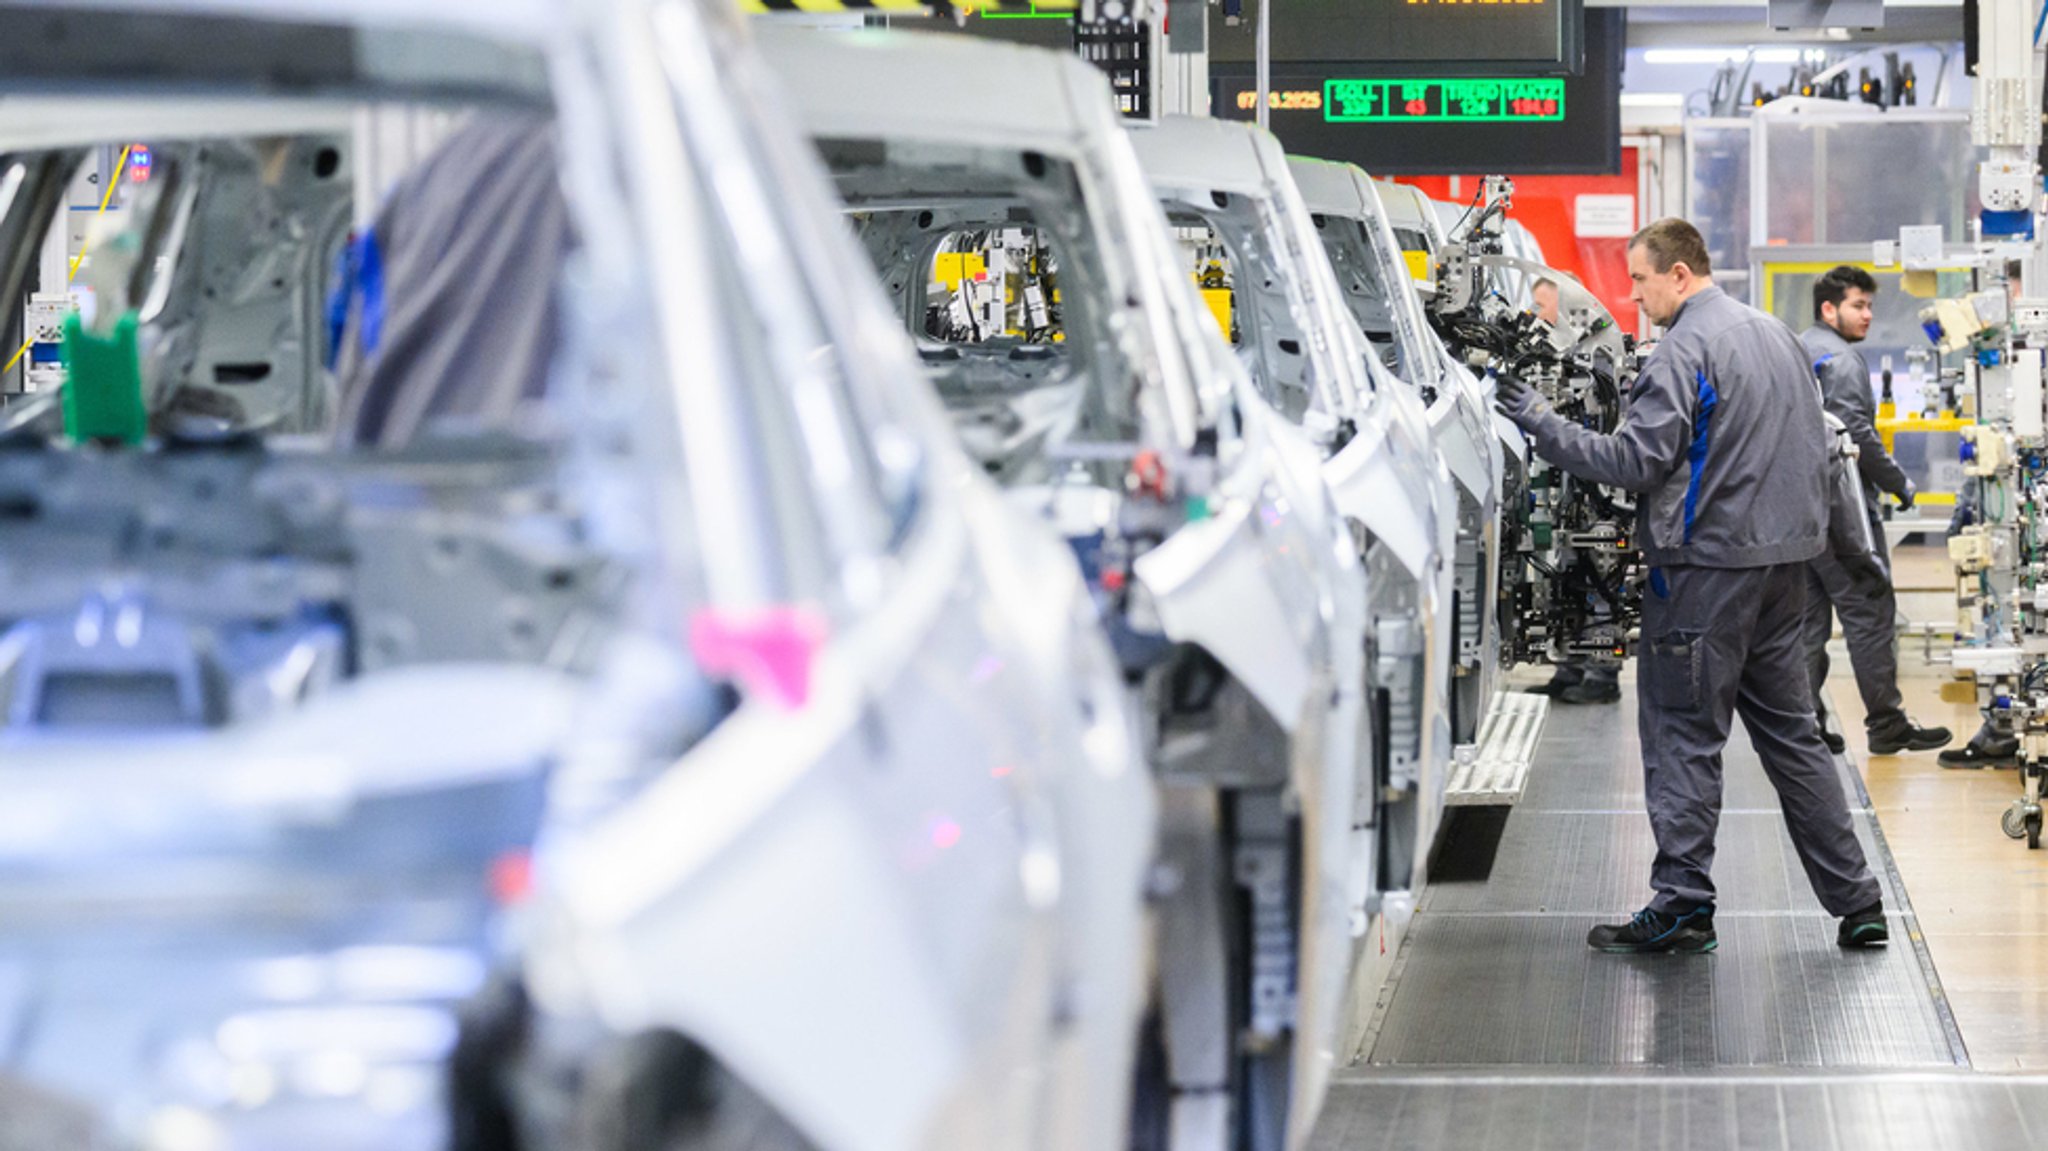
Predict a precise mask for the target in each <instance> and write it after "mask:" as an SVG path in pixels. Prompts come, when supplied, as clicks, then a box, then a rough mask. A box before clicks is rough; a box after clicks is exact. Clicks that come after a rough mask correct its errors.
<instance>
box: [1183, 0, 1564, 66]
mask: <svg viewBox="0 0 2048 1151" xmlns="http://www.w3.org/2000/svg"><path fill="white" fill-rule="evenodd" d="M1270 2H1271V3H1272V5H1273V11H1272V16H1271V33H1272V52H1271V57H1270V58H1271V59H1272V60H1273V61H1274V62H1275V63H1290V64H1326V65H1330V66H1332V67H1333V68H1334V67H1339V66H1343V67H1356V66H1359V65H1373V66H1382V65H1383V66H1387V67H1392V68H1395V69H1396V70H1397V71H1398V72H1400V73H1402V74H1406V75H1418V76H1437V75H1455V74H1467V75H1482V76H1488V75H1491V76H1514V75H1549V76H1562V75H1566V74H1570V73H1576V72H1578V71H1579V69H1580V57H1581V55H1582V53H1583V51H1584V44H1583V42H1582V41H1581V39H1580V35H1579V30H1580V28H1581V26H1582V13H1583V12H1584V4H1583V0H1270ZM1252 10H1253V9H1252V7H1251V6H1250V5H1247V7H1246V12H1247V16H1246V18H1245V19H1244V20H1242V21H1240V22H1238V23H1237V24H1236V25H1228V24H1225V23H1224V22H1222V21H1220V20H1215V19H1212V20H1211V21H1210V25H1211V27H1210V32H1211V37H1210V46H1209V53H1210V59H1211V61H1212V62H1217V63H1250V62H1251V61H1252V59H1253V49H1254V21H1253V20H1252V19H1251V17H1250V13H1251V11H1252ZM1389 74H1392V73H1389Z"/></svg>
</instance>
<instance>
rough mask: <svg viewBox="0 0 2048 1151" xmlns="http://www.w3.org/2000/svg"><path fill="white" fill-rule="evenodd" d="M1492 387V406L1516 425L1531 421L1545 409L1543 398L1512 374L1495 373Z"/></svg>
mask: <svg viewBox="0 0 2048 1151" xmlns="http://www.w3.org/2000/svg"><path fill="white" fill-rule="evenodd" d="M1493 386H1494V393H1493V403H1494V406H1495V407H1497V408H1499V409H1500V413H1501V414H1502V415H1504V416H1506V417H1507V418H1509V419H1511V420H1513V421H1515V423H1516V424H1523V423H1525V422H1526V421H1528V420H1530V419H1533V418H1534V417H1535V416H1536V415H1537V414H1538V413H1539V412H1541V411H1542V410H1543V409H1544V407H1545V404H1544V402H1543V396H1542V395H1541V394H1540V393H1538V392H1537V391H1536V389H1535V388H1532V387H1530V386H1529V385H1528V384H1525V383H1523V382H1522V381H1521V380H1520V379H1519V378H1517V377H1516V376H1514V375H1512V374H1509V373H1505V372H1501V373H1495V375H1494V377H1493Z"/></svg>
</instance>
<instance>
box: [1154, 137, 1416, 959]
mask: <svg viewBox="0 0 2048 1151" xmlns="http://www.w3.org/2000/svg"><path fill="white" fill-rule="evenodd" d="M1131 136H1132V141H1133V143H1134V144H1135V145H1136V147H1137V151H1138V159H1139V162H1140V163H1141V164H1142V165H1143V166H1144V169H1145V175H1146V177H1147V179H1149V180H1150V181H1151V183H1152V186H1153V188H1154V189H1155V191H1156V192H1157V194H1158V195H1159V197H1160V200H1161V202H1162V204H1163V205H1164V206H1165V208H1166V209H1167V212H1168V218H1169V219H1170V220H1171V221H1173V222H1174V223H1176V224H1183V223H1193V224H1198V225H1199V226H1201V227H1203V228H1205V229H1207V230H1208V232H1209V233H1213V234H1215V235H1217V236H1219V237H1220V238H1221V239H1222V240H1223V241H1224V243H1225V244H1226V245H1227V246H1228V248H1229V250H1230V253H1231V257H1232V270H1233V272H1234V273H1235V282H1236V288H1235V295H1236V301H1237V304H1238V314H1239V315H1240V317H1242V319H1241V321H1240V323H1241V326H1242V327H1243V328H1244V330H1245V336H1244V341H1243V353H1244V358H1245V359H1246V361H1247V363H1248V364H1249V365H1250V368H1251V371H1252V375H1253V379H1254V380H1255V381H1256V382H1257V383H1258V385H1259V387H1260V388H1261V389H1262V390H1263V391H1264V392H1265V394H1266V396H1267V398H1268V400H1269V401H1271V402H1272V403H1273V404H1274V405H1275V406H1276V407H1278V408H1280V409H1281V410H1282V411H1284V412H1288V413H1290V414H1292V415H1293V416H1294V417H1295V418H1296V419H1297V420H1299V421H1302V422H1304V423H1305V424H1308V425H1312V426H1313V429H1314V433H1315V435H1316V437H1317V438H1318V440H1319V441H1320V442H1322V443H1324V444H1326V445H1329V447H1328V451H1329V454H1328V457H1327V459H1326V460H1325V462H1324V464H1323V471H1324V475H1325V477H1326V479H1327V480H1328V482H1329V484H1330V488H1331V491H1332V492H1333V493H1334V494H1335V497H1336V502H1337V508H1338V511H1339V512H1341V513H1342V514H1343V515H1344V516H1345V517H1346V518H1347V519H1349V520H1351V521H1353V522H1354V523H1356V524H1357V525H1359V527H1361V528H1362V529H1364V531H1365V533H1366V535H1365V536H1364V537H1363V539H1364V540H1367V541H1369V542H1370V546H1369V547H1367V548H1366V554H1365V561H1366V565H1367V567H1368V569H1370V570H1371V571H1372V573H1373V576H1374V579H1373V581H1372V584H1371V590H1372V604H1371V608H1372V612H1373V628H1374V630H1373V641H1374V646H1373V651H1374V652H1375V654H1376V660H1375V667H1374V677H1375V686H1376V687H1378V688H1379V689H1380V690H1382V691H1384V692H1385V693H1386V696H1385V698H1386V699H1387V700H1388V712H1389V714H1387V715H1385V716H1383V717H1380V723H1381V724H1382V726H1381V727H1380V728H1379V730H1381V731H1384V732H1386V733H1388V739H1387V741H1386V745H1385V746H1382V747H1379V748H1377V749H1376V750H1377V751H1379V753H1380V754H1381V756H1382V757H1383V758H1384V760H1385V764H1384V775H1383V776H1380V777H1379V778H1380V779H1384V781H1385V786H1386V787H1390V788H1391V789H1392V791H1391V792H1389V791H1386V790H1383V788H1382V785H1381V784H1380V782H1379V779H1375V778H1365V777H1361V780H1360V787H1359V792H1358V807H1357V809H1356V810H1355V812H1354V815H1353V820H1354V824H1355V826H1356V827H1357V828H1358V829H1359V831H1358V835H1357V838H1356V840H1355V841H1354V844H1353V848H1354V852H1355V856H1354V858H1355V860H1356V864H1355V869H1354V872H1353V889H1352V897H1353V900H1354V902H1353V916H1354V918H1353V927H1354V930H1356V931H1359V932H1360V933H1363V932H1364V931H1365V930H1366V929H1367V927H1368V919H1369V916H1370V915H1372V914H1377V913H1378V911H1379V909H1380V906H1381V900H1380V896H1381V894H1382V890H1386V891H1393V892H1399V893H1401V894H1403V895H1407V896H1409V897H1411V898H1412V894H1413V885H1414V884H1415V883H1417V882H1418V881H1419V878H1420V876H1421V872H1422V862H1423V859H1422V857H1423V856H1425V855H1426V854H1427V853H1428V850H1429V845H1430V843H1431V842H1432V841H1433V840H1434V838H1435V833H1436V827H1437V823H1438V820H1439V819H1440V817H1441V812H1442V804H1443V789H1444V785H1445V781H1446V778H1447V774H1448V765H1449V761H1450V737H1451V732H1450V722H1449V717H1450V690H1451V684H1450V676H1451V655H1450V640H1451V633H1452V630H1453V620H1452V618H1451V610H1452V607H1451V601H1452V596H1451V588H1450V584H1449V579H1450V567H1451V564H1450V558H1449V557H1450V556H1451V555H1452V554H1454V551H1455V549H1456V546H1457V541H1456V536H1455V532H1456V526H1457V503H1456V500H1457V494H1456V492H1455V490H1454V489H1453V488H1452V487H1451V480H1450V475H1449V473H1448V471H1447V470H1446V469H1445V468H1444V466H1443V464H1442V463H1441V462H1440V461H1438V460H1437V459H1436V456H1435V453H1434V449H1433V447H1432V445H1431V443H1430V437H1429V430H1428V425H1427V416H1426V414H1425V412H1424V410H1423V407H1422V402H1421V400H1420V398H1419V397H1418V396H1417V395H1416V394H1415V392H1414V390H1413V389H1412V388H1410V387H1408V386H1407V385H1406V384H1404V383H1402V382H1400V381H1399V380H1397V379H1395V378H1394V377H1393V375H1392V374H1391V373H1390V372H1389V371H1388V370H1387V368H1386V367H1385V366H1384V365H1382V364H1381V362H1380V360H1379V358H1378V357H1377V356H1376V355H1374V354H1373V353H1372V352H1371V351H1369V350H1368V349H1367V347H1366V341H1365V339H1364V337H1363V335H1362V334H1361V333H1360V331H1359V328H1358V325H1357V324H1356V322H1355V321H1354V320H1353V319H1352V316H1351V313H1350V312H1349V311H1348V310H1347V309H1346V307H1345V305H1344V298H1343V292H1342V290H1341V289H1340V287H1339V286H1338V282H1337V277H1336V274H1335V273H1334V272H1333V271H1332V269H1331V266H1330V259H1329V257H1328V256H1327V255H1326V254H1325V253H1324V250H1323V243H1322V241H1321V239H1320V238H1319V237H1318V236H1317V234H1316V233H1317V223H1316V221H1315V220H1313V219H1312V218H1311V216H1310V213H1309V211H1308V209H1307V208H1306V207H1305V206H1304V205H1303V203H1302V199H1301V195H1300V193H1299V192H1298V191H1296V188H1295V183H1294V177H1293V176H1292V175H1291V174H1289V171H1288V161H1287V157H1286V155H1285V153H1284V152H1283V151H1282V150H1281V147H1280V143H1279V141H1278V140H1276V139H1275V138H1274V137H1273V136H1272V135H1271V134H1270V133H1268V132H1264V131H1262V130H1260V129H1258V128H1255V127H1253V126H1251V125H1248V124H1242V123H1237V122H1233V121H1225V120H1215V119H1208V118H1200V119H1197V118H1193V117H1184V116H1168V117H1165V118H1164V119H1162V120H1161V121H1160V122H1159V123H1158V124H1157V125H1156V126H1144V127H1137V128H1134V129H1133V131H1132V134H1131ZM1346 424H1348V425H1349V426H1350V427H1351V428H1353V429H1355V432H1354V434H1352V435H1351V437H1350V438H1349V439H1348V440H1343V441H1340V440H1339V438H1338V436H1339V428H1340V427H1342V426H1344V425H1346ZM1394 794H1398V795H1403V796H1405V797H1407V798H1405V799H1403V800H1398V801H1397V800H1394V799H1391V798H1389V797H1390V795H1394ZM1375 830H1377V831H1379V832H1380V833H1381V834H1382V835H1389V836H1392V837H1393V840H1394V843H1395V844H1398V845H1399V846H1398V847H1391V846H1383V845H1382V844H1380V843H1379V842H1378V841H1377V837H1376V836H1375V835H1374V834H1373V832H1374V831H1375ZM1382 858H1385V859H1387V861H1388V866H1387V870H1386V872H1382V870H1381V862H1380V861H1381V860H1382Z"/></svg>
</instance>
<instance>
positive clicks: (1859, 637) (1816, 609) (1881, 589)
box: [1806, 493, 1906, 731]
mask: <svg viewBox="0 0 2048 1151" xmlns="http://www.w3.org/2000/svg"><path fill="white" fill-rule="evenodd" d="M1865 494H1866V495H1868V494H1870V493H1865ZM1866 506H1869V507H1872V508H1874V507H1875V506H1876V502H1875V500H1872V501H1871V502H1870V503H1868V504H1867V505H1866ZM1870 518H1871V523H1870V535H1871V541H1872V543H1873V544H1874V545H1875V547H1876V549H1877V563H1878V567H1877V568H1876V569H1874V570H1866V571H1855V570H1851V569H1850V568H1847V567H1844V566H1843V565H1842V561H1840V560H1838V559H1836V558H1835V557H1834V556H1832V555H1823V556H1821V557H1820V558H1819V559H1816V560H1814V561H1813V562H1812V563H1810V564H1808V565H1807V577H1806V657H1807V669H1808V676H1809V679H1810V680H1811V682H1812V684H1813V699H1814V708H1815V713H1816V714H1818V713H1819V712H1820V711H1821V710H1822V707H1821V700H1822V698H1823V696H1822V694H1821V687H1822V685H1823V684H1825V683H1827V679H1828V636H1829V635H1831V634H1833V632H1834V618H1833V617H1834V616H1836V615H1839V616H1841V617H1842V638H1843V639H1844V640H1846V641H1847V642H1848V645H1849V667H1850V668H1851V669H1852V670H1854V671H1855V673H1856V692H1857V694H1858V695H1861V696H1862V697H1863V728H1864V730H1865V731H1880V730H1883V729H1886V728H1895V727H1898V726H1899V725H1901V724H1903V723H1905V722H1906V701H1905V700H1904V699H1903V698H1901V697H1900V695H1899V640H1898V631H1897V622H1898V614H1899V603H1898V597H1897V596H1896V595H1895V594H1894V593H1893V591H1892V577H1891V559H1890V557H1889V556H1888V555H1887V554H1886V550H1885V544H1884V524H1883V522H1882V521H1880V520H1879V519H1878V518H1877V517H1876V516H1875V515H1872V516H1871V517H1870Z"/></svg>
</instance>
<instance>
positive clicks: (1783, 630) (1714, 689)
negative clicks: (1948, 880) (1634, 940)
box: [1636, 564, 1879, 915]
mask: <svg viewBox="0 0 2048 1151" xmlns="http://www.w3.org/2000/svg"><path fill="white" fill-rule="evenodd" d="M1805 610H1806V565H1805V564H1780V565H1778V566H1776V567H1768V568H1732V569H1728V568H1699V567H1667V568H1660V569H1656V570H1655V571H1653V573H1652V578H1651V581H1650V590H1649V592H1648V594H1646V595H1645V596H1644V597H1643V632H1642V634H1643V640H1642V644H1641V646H1640V647H1639V649H1638V652H1639V657H1640V667H1639V668H1638V676H1639V679H1640V689H1641V694H1640V698H1639V700H1638V712H1637V718H1636V724H1637V728H1638V730H1639V732H1640V733H1641V737H1642V745H1643V785H1644V791H1645V794H1646V798H1647V801H1648V807H1649V810H1650V830H1651V831H1652V832H1653V833H1654V834H1655V835H1656V837H1657V859H1656V862H1655V863H1654V864H1652V865H1651V868H1650V886H1651V887H1653V888H1655V889H1656V892H1657V894H1656V896H1655V898H1654V899H1652V900H1651V902H1650V906H1651V907H1652V908H1654V909H1655V910H1657V911H1660V912H1663V913H1666V914H1682V913H1684V912H1686V911H1689V910H1691V909H1693V908H1695V907H1699V906H1702V905H1711V904H1713V902H1714V881H1713V878H1712V875H1711V873H1712V871H1713V867H1714V833H1715V831H1716V829H1717V828H1718V827H1719V825H1720V821H1721V748H1722V746H1723V745H1725V744H1726V743H1727V742H1728V729H1729V721H1730V720H1731V719H1732V718H1733V717H1734V716H1736V715H1740V716H1742V725H1743V726H1744V727H1746V728H1748V729H1749V741H1750V744H1751V745H1752V746H1754V747H1755V748H1756V753H1757V757H1758V758H1760V759H1762V760H1763V765H1764V774H1765V775H1766V776H1768V777H1769V778H1770V781H1771V785H1772V786H1773V787H1775V788H1777V791H1778V802H1779V806H1780V807H1782V808H1783V810H1784V813H1785V826H1786V828H1787V829H1788V830H1789V831H1790V832H1791V833H1792V846H1793V847H1794V848H1795V849H1796V850H1797V851H1798V853H1799V862H1800V864H1801V865H1802V866H1804V867H1805V869H1806V878H1807V882H1809V883H1811V884H1812V885H1813V892H1814V894H1815V895H1817V896H1819V897H1820V902H1821V906H1823V907H1825V908H1827V910H1828V911H1829V913H1831V914H1834V915H1847V914H1849V913H1851V912H1854V911H1860V910H1862V909H1863V908H1866V907H1869V906H1870V905H1871V904H1873V903H1876V902H1878V900H1879V894H1878V886H1877V880H1876V878H1875V877H1873V876H1872V875H1871V874H1870V864H1869V862H1868V861H1867V860H1866V859H1865V858H1864V856H1863V846H1862V845H1861V844H1860V843H1858V842H1857V841H1856V833H1855V830H1854V827H1853V825H1852V824H1851V822H1850V819H1849V802H1848V797H1847V796H1846V794H1845V793H1844V792H1843V789H1842V777H1841V776H1840V775H1839V774H1837V772H1836V767H1835V758H1834V756H1832V755H1830V754H1829V753H1828V749H1827V745H1826V744H1824V743H1822V742H1821V739H1820V726H1819V725H1818V724H1816V723H1815V722H1814V718H1813V692H1812V689H1811V687H1810V686H1809V684H1808V680H1807V677H1806V653H1805V651H1804V650H1803V649H1802V648H1801V646H1800V630H1801V624H1802V623H1803V621H1804V618H1805Z"/></svg>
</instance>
